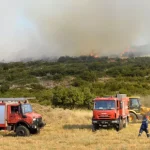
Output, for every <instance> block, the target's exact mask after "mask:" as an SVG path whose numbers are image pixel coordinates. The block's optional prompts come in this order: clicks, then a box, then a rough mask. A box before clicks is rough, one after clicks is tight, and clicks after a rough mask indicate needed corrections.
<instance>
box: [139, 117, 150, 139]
mask: <svg viewBox="0 0 150 150" xmlns="http://www.w3.org/2000/svg"><path fill="white" fill-rule="evenodd" d="M143 131H144V132H145V133H146V135H147V137H150V135H149V132H148V115H144V116H143V119H142V124H141V127H140V130H139V135H138V136H141V134H142V132H143Z"/></svg>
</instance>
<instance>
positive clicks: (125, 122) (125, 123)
mask: <svg viewBox="0 0 150 150" xmlns="http://www.w3.org/2000/svg"><path fill="white" fill-rule="evenodd" d="M127 126H128V118H125V119H124V124H123V127H124V128H126V127H127Z"/></svg>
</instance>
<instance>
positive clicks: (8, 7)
mask: <svg viewBox="0 0 150 150" xmlns="http://www.w3.org/2000/svg"><path fill="white" fill-rule="evenodd" d="M149 14H150V1H149V0H5V1H3V0H0V61H1V60H3V59H4V60H20V59H22V58H26V57H33V58H40V57H42V56H49V57H52V56H61V55H70V56H78V55H83V54H89V53H90V52H91V51H92V50H94V51H95V52H97V53H98V55H99V56H101V55H107V54H114V53H121V52H122V51H123V50H125V49H126V48H128V47H129V46H131V45H144V44H148V43H149V42H150V17H149Z"/></svg>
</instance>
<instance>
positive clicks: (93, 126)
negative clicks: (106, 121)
mask: <svg viewBox="0 0 150 150" xmlns="http://www.w3.org/2000/svg"><path fill="white" fill-rule="evenodd" d="M98 129H99V125H98V124H93V125H92V131H93V132H95V131H96V130H98Z"/></svg>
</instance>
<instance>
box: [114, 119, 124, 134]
mask: <svg viewBox="0 0 150 150" xmlns="http://www.w3.org/2000/svg"><path fill="white" fill-rule="evenodd" d="M122 128H123V121H122V119H120V120H119V124H118V125H117V126H116V131H120V130H121V129H122Z"/></svg>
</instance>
